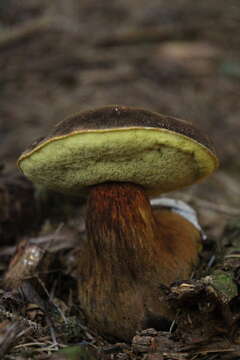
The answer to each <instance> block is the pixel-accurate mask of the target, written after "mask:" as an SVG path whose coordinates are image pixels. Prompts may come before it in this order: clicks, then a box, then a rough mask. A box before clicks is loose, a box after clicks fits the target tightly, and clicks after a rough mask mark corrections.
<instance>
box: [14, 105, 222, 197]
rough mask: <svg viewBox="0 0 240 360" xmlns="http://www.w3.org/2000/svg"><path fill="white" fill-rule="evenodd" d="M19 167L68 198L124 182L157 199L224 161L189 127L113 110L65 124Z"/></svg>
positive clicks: (142, 113) (130, 110) (138, 111)
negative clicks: (86, 189) (95, 187)
mask: <svg viewBox="0 0 240 360" xmlns="http://www.w3.org/2000/svg"><path fill="white" fill-rule="evenodd" d="M18 165H19V167H20V168H21V170H22V171H23V173H24V174H25V175H26V176H27V177H28V178H29V179H31V180H32V181H33V182H35V183H37V184H42V185H45V186H46V187H48V188H50V189H54V190H57V191H61V192H65V193H79V192H80V191H81V190H82V188H84V187H88V186H91V185H94V184H98V183H103V182H107V181H122V182H133V183H137V184H139V185H142V186H143V187H145V188H146V190H147V191H149V193H154V194H155V193H156V194H157V193H162V192H166V191H171V190H176V189H178V188H181V187H183V186H187V185H190V184H192V183H194V182H197V181H199V180H201V179H202V178H204V177H206V176H207V175H209V174H210V173H211V172H212V171H213V170H214V169H215V168H216V167H217V166H218V160H217V158H216V156H215V152H214V149H213V146H212V144H211V142H210V141H209V139H208V137H207V136H204V135H203V134H202V133H201V132H200V131H199V130H198V129H196V128H195V127H194V126H193V125H192V124H190V123H188V122H186V121H183V120H179V119H176V118H173V117H169V116H164V115H161V114H158V113H155V112H151V111H147V110H143V109H137V108H128V107H122V106H107V107H103V108H99V109H95V110H90V111H85V112H82V113H80V114H76V115H74V116H71V117H69V118H67V119H65V120H63V121H62V122H60V123H59V124H58V125H57V126H56V127H55V128H54V129H53V130H52V131H51V132H50V134H49V135H48V136H47V137H45V138H41V139H39V140H37V141H35V142H34V143H33V144H32V145H31V146H30V147H29V148H28V149H27V150H26V151H25V152H24V153H23V154H22V156H21V157H20V158H19V161H18Z"/></svg>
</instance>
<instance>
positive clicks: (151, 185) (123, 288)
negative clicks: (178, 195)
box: [18, 106, 218, 340]
mask: <svg viewBox="0 0 240 360" xmlns="http://www.w3.org/2000/svg"><path fill="white" fill-rule="evenodd" d="M18 165H19V167H20V169H21V170H22V172H23V173H24V174H25V175H26V176H27V177H28V178H29V179H31V180H32V181H33V182H34V183H37V184H41V185H44V186H46V187H47V188H49V189H53V190H55V191H60V192H63V193H68V194H75V195H78V194H79V193H81V192H82V190H83V189H87V191H88V193H89V196H88V203H87V214H86V228H87V240H88V245H87V247H86V252H85V254H84V256H83V257H82V258H81V259H79V265H78V274H79V296H80V301H81V306H82V308H83V310H84V311H85V313H86V315H87V318H88V320H89V323H90V325H92V326H94V327H95V329H97V330H99V331H101V333H103V334H107V335H111V336H113V337H116V338H120V339H125V340H129V339H130V338H131V337H132V336H133V335H134V333H135V331H136V330H139V329H141V328H144V327H146V326H151V321H153V322H154V321H155V320H157V321H160V320H161V319H164V318H166V317H171V311H170V310H169V308H168V306H167V303H166V301H164V298H163V294H162V290H161V284H163V285H169V284H170V283H172V282H173V281H176V280H179V279H186V278H188V277H189V276H190V274H191V272H192V268H193V265H194V264H196V263H197V261H198V253H199V246H200V244H199V238H200V236H199V232H198V230H197V229H195V228H194V226H193V225H192V224H190V223H189V222H188V221H187V220H186V219H184V218H182V217H181V216H180V215H178V214H176V213H171V212H170V211H167V210H163V211H162V212H159V210H158V212H157V213H156V214H157V216H155V215H154V213H153V211H152V209H151V206H150V202H149V199H148V195H149V196H152V195H155V194H161V193H165V192H168V191H171V190H176V189H179V188H182V187H184V186H187V185H191V184H193V183H196V182H198V181H200V180H202V179H204V178H205V177H206V176H208V175H209V174H210V173H212V171H213V170H214V169H215V168H216V167H217V166H218V160H217V157H216V155H215V152H214V149H213V147H212V145H211V143H210V141H209V139H208V137H206V136H204V135H203V134H202V133H201V132H200V131H199V130H198V129H196V128H195V127H194V126H193V125H191V124H189V123H188V122H186V121H183V120H179V119H176V118H173V117H169V116H164V115H160V114H158V113H156V112H151V111H147V110H143V109H138V108H128V107H123V106H106V107H102V108H99V109H95V110H90V111H85V112H82V113H80V114H76V115H73V116H71V117H69V118H67V119H65V120H63V121H62V122H60V123H59V124H58V125H57V126H56V127H55V128H54V129H53V131H52V132H50V134H49V135H48V136H47V137H45V138H43V139H40V140H38V141H36V142H34V143H33V145H32V146H30V147H29V148H28V149H27V150H26V151H25V152H24V153H23V154H22V155H21V157H20V158H19V161H18Z"/></svg>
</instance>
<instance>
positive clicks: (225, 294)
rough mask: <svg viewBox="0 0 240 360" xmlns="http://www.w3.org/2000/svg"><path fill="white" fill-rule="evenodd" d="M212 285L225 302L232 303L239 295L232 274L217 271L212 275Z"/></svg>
mask: <svg viewBox="0 0 240 360" xmlns="http://www.w3.org/2000/svg"><path fill="white" fill-rule="evenodd" d="M211 284H212V286H213V287H214V289H215V290H217V292H218V294H219V295H220V297H221V299H222V301H223V302H225V303H228V302H230V301H231V300H232V299H233V298H234V297H235V296H237V295H238V290H237V285H236V284H235V283H234V280H233V276H232V274H231V273H230V272H225V271H222V270H216V271H214V273H213V274H212V275H211Z"/></svg>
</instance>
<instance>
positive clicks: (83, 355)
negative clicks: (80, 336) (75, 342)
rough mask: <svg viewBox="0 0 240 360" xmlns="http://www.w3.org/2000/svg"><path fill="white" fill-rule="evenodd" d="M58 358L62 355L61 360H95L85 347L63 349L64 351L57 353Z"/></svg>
mask: <svg viewBox="0 0 240 360" xmlns="http://www.w3.org/2000/svg"><path fill="white" fill-rule="evenodd" d="M58 354H59V355H60V358H61V359H62V357H61V355H63V359H64V360H65V359H66V360H96V359H97V357H96V356H94V355H93V354H92V351H90V349H89V348H88V347H87V346H85V345H80V346H70V347H67V348H65V349H64V350H61V351H59V353H58Z"/></svg>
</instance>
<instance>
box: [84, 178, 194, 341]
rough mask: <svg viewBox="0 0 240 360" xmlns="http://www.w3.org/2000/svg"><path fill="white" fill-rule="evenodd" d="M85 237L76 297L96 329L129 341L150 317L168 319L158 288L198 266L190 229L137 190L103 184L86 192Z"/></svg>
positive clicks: (130, 186) (186, 222)
mask: <svg viewBox="0 0 240 360" xmlns="http://www.w3.org/2000/svg"><path fill="white" fill-rule="evenodd" d="M87 234H88V248H87V252H86V254H85V256H84V258H83V259H82V260H81V262H80V264H79V275H80V277H79V292H80V298H81V302H82V305H83V308H84V310H85V312H86V315H87V317H88V318H89V320H90V324H91V325H92V326H93V327H94V328H95V329H97V330H98V331H100V332H101V333H103V334H106V335H111V336H115V337H117V338H120V339H127V340H129V339H130V338H131V337H132V336H133V335H134V334H135V332H136V330H139V329H141V328H143V327H144V325H145V324H149V317H151V318H152V319H156V320H157V319H159V318H161V317H163V318H171V317H172V314H171V311H170V309H169V308H168V306H167V304H166V302H165V301H163V299H161V301H160V300H159V299H160V296H163V294H162V292H161V290H160V285H161V284H164V285H169V284H170V283H171V282H173V281H176V280H178V279H184V278H188V277H189V275H190V273H191V271H192V267H193V264H195V263H196V262H197V259H198V252H199V240H200V235H199V232H198V231H197V230H196V229H195V228H194V226H193V225H192V224H190V223H189V222H188V221H187V220H185V219H184V218H182V217H181V216H180V215H178V214H176V213H172V212H170V211H167V210H157V211H156V212H155V214H154V213H153V211H152V209H151V206H150V202H149V200H148V198H147V197H146V195H145V193H144V190H143V189H142V187H140V186H138V185H134V184H131V183H105V184H100V185H95V186H93V187H92V188H91V190H90V194H89V198H88V206H87Z"/></svg>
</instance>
